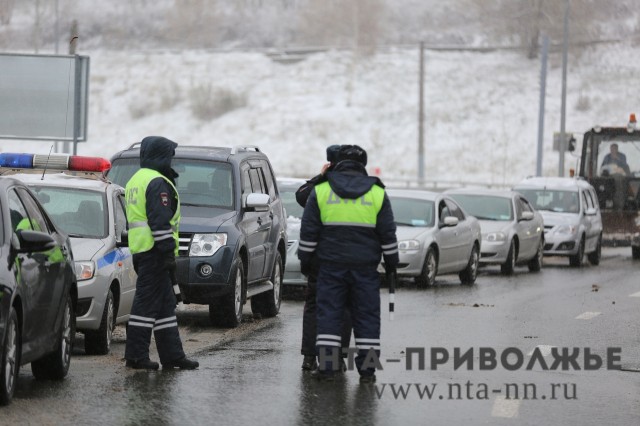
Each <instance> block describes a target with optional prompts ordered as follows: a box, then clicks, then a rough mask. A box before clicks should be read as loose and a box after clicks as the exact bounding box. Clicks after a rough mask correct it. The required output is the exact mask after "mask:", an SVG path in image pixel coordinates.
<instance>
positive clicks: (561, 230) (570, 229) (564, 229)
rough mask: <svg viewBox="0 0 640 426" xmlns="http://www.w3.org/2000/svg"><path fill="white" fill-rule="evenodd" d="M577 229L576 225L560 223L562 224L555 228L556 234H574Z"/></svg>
mask: <svg viewBox="0 0 640 426" xmlns="http://www.w3.org/2000/svg"><path fill="white" fill-rule="evenodd" d="M577 231H578V227H576V226H573V225H562V226H558V229H556V234H565V235H575V233H576V232H577Z"/></svg>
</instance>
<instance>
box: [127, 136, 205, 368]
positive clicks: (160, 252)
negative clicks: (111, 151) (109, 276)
mask: <svg viewBox="0 0 640 426" xmlns="http://www.w3.org/2000/svg"><path fill="white" fill-rule="evenodd" d="M177 146H178V144H176V143H175V142H173V141H170V140H169V139H166V138H163V137H159V136H148V137H146V138H144V139H143V140H142V143H141V145H140V167H141V168H140V170H138V171H137V172H136V173H135V174H134V175H133V177H131V179H130V180H129V182H128V183H127V186H126V189H125V192H126V201H127V221H128V223H129V236H128V239H129V249H130V250H131V254H132V255H133V266H134V269H135V271H136V273H137V274H138V279H137V281H136V294H135V296H134V299H133V306H132V307H131V315H130V317H129V323H128V325H127V342H126V349H125V355H124V356H125V359H126V360H127V361H126V365H127V367H130V368H135V369H148V370H157V369H158V368H159V365H158V363H157V362H154V361H151V360H150V359H149V344H150V341H151V332H152V331H153V333H154V336H155V339H156V347H157V349H158V355H159V357H160V362H161V363H162V368H163V369H170V368H183V369H195V368H197V367H198V365H199V364H198V362H197V361H193V360H190V359H188V358H187V357H186V356H185V353H184V351H183V349H182V342H181V341H180V334H179V332H178V321H177V318H176V313H175V308H176V296H175V294H174V292H173V286H172V283H171V278H170V277H171V275H170V274H174V273H175V268H176V260H175V258H176V256H177V254H178V223H179V221H180V200H179V198H178V192H177V191H176V188H175V178H176V177H177V174H176V173H175V171H174V170H173V169H172V168H171V159H172V158H173V156H174V155H175V149H176V147H177Z"/></svg>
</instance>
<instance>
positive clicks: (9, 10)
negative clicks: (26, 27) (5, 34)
mask: <svg viewBox="0 0 640 426" xmlns="http://www.w3.org/2000/svg"><path fill="white" fill-rule="evenodd" d="M14 4H15V0H0V24H1V25H9V24H10V23H11V16H12V15H13V5H14Z"/></svg>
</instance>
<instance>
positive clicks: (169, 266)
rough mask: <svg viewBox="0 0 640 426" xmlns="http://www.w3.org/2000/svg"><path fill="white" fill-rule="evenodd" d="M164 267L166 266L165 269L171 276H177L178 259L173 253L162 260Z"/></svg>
mask: <svg viewBox="0 0 640 426" xmlns="http://www.w3.org/2000/svg"><path fill="white" fill-rule="evenodd" d="M162 266H164V269H166V271H167V272H168V273H169V274H175V273H176V269H177V266H176V257H175V256H174V255H173V253H172V254H171V255H167V256H165V257H164V258H163V259H162Z"/></svg>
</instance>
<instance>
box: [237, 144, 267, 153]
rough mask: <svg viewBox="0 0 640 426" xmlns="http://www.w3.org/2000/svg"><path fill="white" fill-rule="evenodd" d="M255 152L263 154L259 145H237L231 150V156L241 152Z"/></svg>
mask: <svg viewBox="0 0 640 426" xmlns="http://www.w3.org/2000/svg"><path fill="white" fill-rule="evenodd" d="M249 150H254V151H255V152H261V151H260V148H258V146H257V145H236V146H234V147H233V148H231V155H234V154H237V153H238V152H239V151H249Z"/></svg>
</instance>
